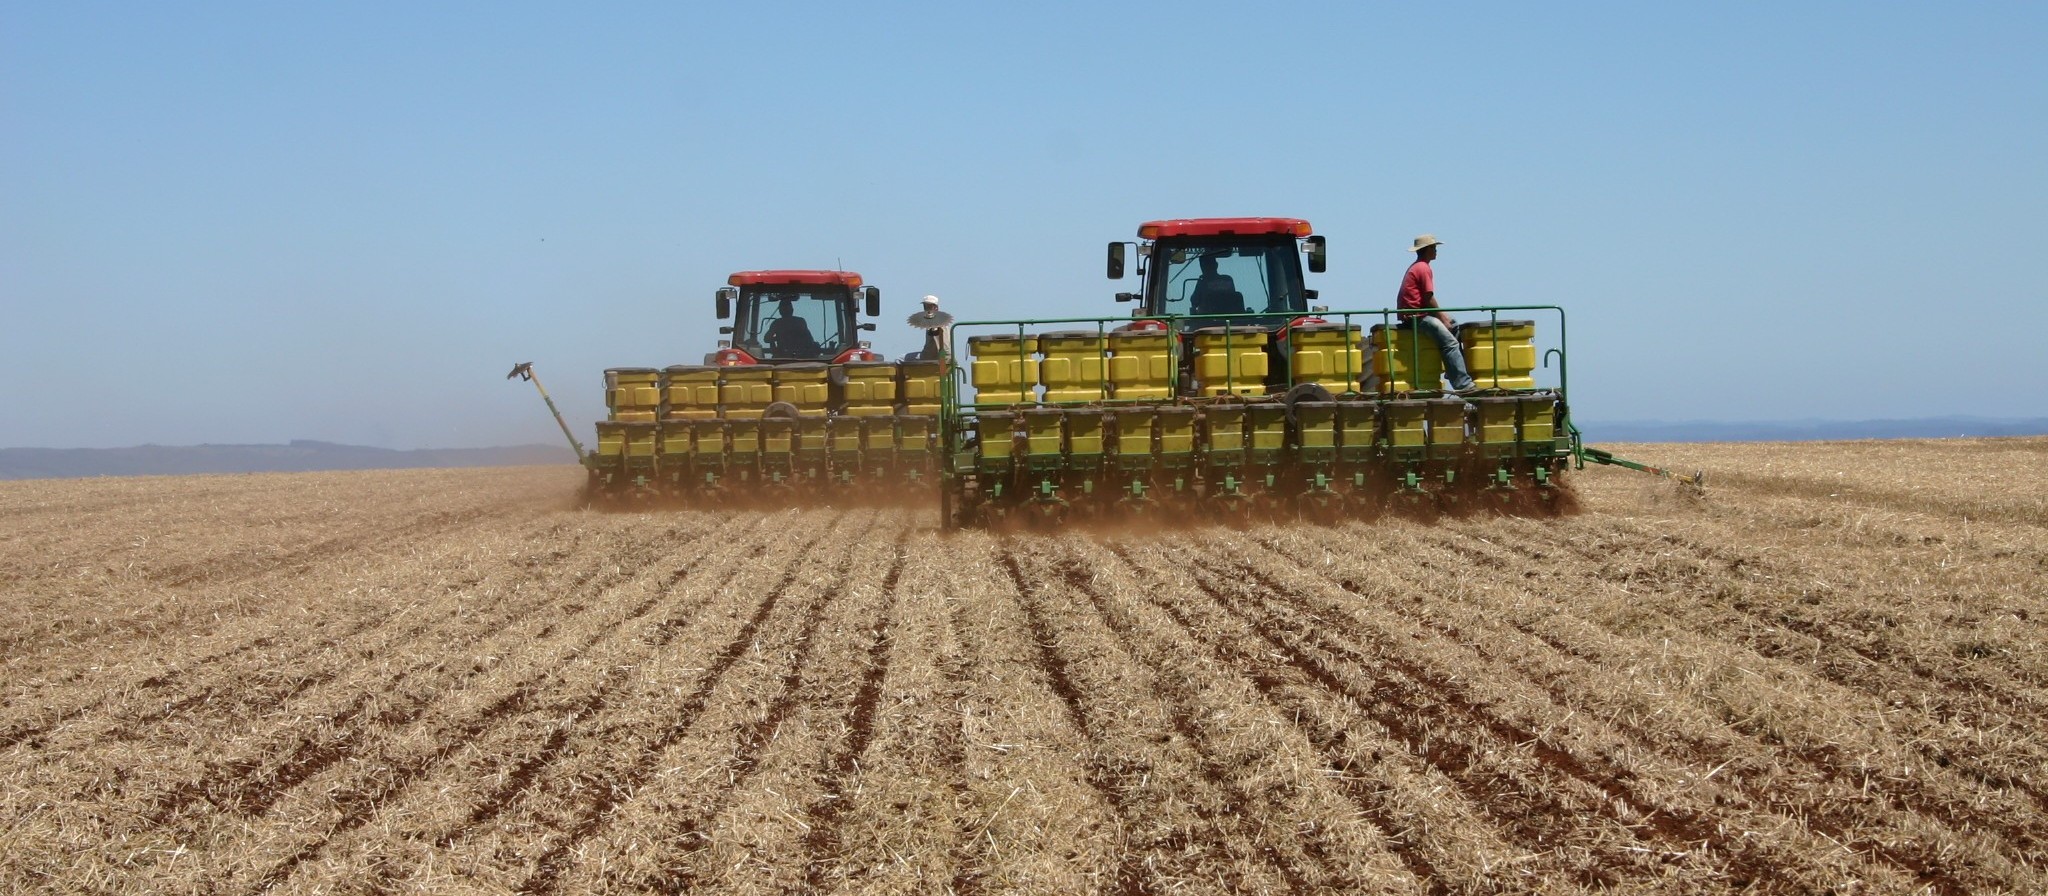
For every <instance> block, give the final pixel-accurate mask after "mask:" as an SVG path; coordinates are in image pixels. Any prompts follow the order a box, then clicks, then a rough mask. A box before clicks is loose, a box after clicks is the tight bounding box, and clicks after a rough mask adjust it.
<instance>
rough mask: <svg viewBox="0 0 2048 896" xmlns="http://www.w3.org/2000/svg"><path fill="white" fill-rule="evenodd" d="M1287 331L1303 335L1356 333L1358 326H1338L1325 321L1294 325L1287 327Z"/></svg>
mask: <svg viewBox="0 0 2048 896" xmlns="http://www.w3.org/2000/svg"><path fill="white" fill-rule="evenodd" d="M1287 329H1289V330H1293V331H1298V332H1303V333H1340V332H1343V331H1345V330H1350V331H1351V332H1353V333H1356V332H1358V325H1357V324H1339V323H1331V322H1328V321H1325V322H1323V323H1319V324H1295V325H1294V326H1291V327H1288V328H1287Z"/></svg>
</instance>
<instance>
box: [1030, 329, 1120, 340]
mask: <svg viewBox="0 0 2048 896" xmlns="http://www.w3.org/2000/svg"><path fill="white" fill-rule="evenodd" d="M1108 335H1109V334H1108V333H1099V332H1096V331H1094V330H1054V331H1052V332H1050V333H1040V334H1038V338H1039V339H1102V338H1104V337H1107V336H1108Z"/></svg>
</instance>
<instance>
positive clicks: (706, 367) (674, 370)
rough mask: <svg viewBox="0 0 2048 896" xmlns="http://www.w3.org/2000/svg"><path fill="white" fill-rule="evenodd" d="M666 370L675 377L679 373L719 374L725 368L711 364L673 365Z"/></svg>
mask: <svg viewBox="0 0 2048 896" xmlns="http://www.w3.org/2000/svg"><path fill="white" fill-rule="evenodd" d="M665 369H666V372H667V373H668V375H669V376H675V375H676V374H678V373H717V372H718V371H720V370H723V369H724V368H722V367H715V366H712V365H710V364H671V365H669V366H668V367H667V368H665Z"/></svg>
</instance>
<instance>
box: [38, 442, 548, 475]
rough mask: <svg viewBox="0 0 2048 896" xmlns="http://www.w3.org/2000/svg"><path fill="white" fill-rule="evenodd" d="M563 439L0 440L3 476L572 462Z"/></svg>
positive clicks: (512, 464)
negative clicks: (74, 444)
mask: <svg viewBox="0 0 2048 896" xmlns="http://www.w3.org/2000/svg"><path fill="white" fill-rule="evenodd" d="M575 462H576V458H575V455H573V454H571V453H570V452H569V450H568V449H567V448H566V447H564V446H561V445H552V446H550V445H513V446H511V447H506V448H423V449H415V450H411V451H397V450H393V449H390V448H370V447H365V446H362V445H337V444H334V443H333V442H313V441H306V440H294V441H293V442H292V443H291V444H288V445H142V446H138V447H135V448H0V480H4V479H68V478H75V477H81V476H181V475H188V474H193V473H296V472H306V471H311V470H392V469H400V468H406V467H503V466H524V465H528V464H569V463H575Z"/></svg>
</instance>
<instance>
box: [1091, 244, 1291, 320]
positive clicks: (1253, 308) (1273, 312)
mask: <svg viewBox="0 0 2048 896" xmlns="http://www.w3.org/2000/svg"><path fill="white" fill-rule="evenodd" d="M1138 237H1139V240H1140V242H1138V243H1136V244H1132V243H1124V242H1117V243H1110V244H1109V276H1110V277H1111V278H1121V277H1122V276H1123V274H1124V261H1125V254H1126V250H1127V249H1128V248H1130V247H1132V246H1133V245H1135V248H1136V250H1137V254H1138V274H1139V275H1140V276H1141V277H1143V278H1144V291H1143V292H1141V293H1118V294H1117V301H1120V302H1128V301H1136V302H1138V303H1139V305H1138V310H1137V311H1136V312H1135V314H1134V316H1136V317H1140V318H1156V317H1183V316H1197V317H1202V318H1204V319H1201V320H1195V321H1189V322H1188V326H1190V327H1213V326H1238V327H1258V328H1260V329H1263V330H1269V331H1270V330H1278V329H1280V328H1282V327H1285V326H1286V325H1287V324H1288V322H1290V321H1292V320H1295V319H1297V318H1300V317H1302V316H1303V315H1306V314H1308V313H1310V312H1311V311H1312V310H1313V302H1314V300H1315V298H1316V293H1315V291H1314V290H1311V289H1308V288H1307V287H1306V285H1305V284H1304V282H1303V279H1302V256H1303V255H1304V254H1305V255H1307V256H1308V269H1309V270H1310V271H1312V272H1316V273H1321V272H1322V270H1323V267H1324V258H1325V256H1324V247H1323V238H1322V237H1320V236H1311V235H1310V227H1309V223H1308V222H1307V221H1303V220H1301V219H1299V218H1197V219H1178V220H1170V221H1148V222H1146V223H1145V224H1143V225H1140V226H1139V227H1138ZM1214 315H1225V316H1223V317H1216V316H1214Z"/></svg>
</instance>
